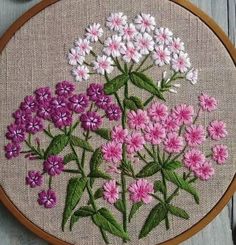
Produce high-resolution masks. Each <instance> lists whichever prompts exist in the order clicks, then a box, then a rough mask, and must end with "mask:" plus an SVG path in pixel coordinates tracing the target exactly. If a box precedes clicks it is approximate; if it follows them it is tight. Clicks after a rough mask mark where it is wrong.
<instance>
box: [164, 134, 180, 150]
mask: <svg viewBox="0 0 236 245" xmlns="http://www.w3.org/2000/svg"><path fill="white" fill-rule="evenodd" d="M183 145H184V143H183V137H181V136H179V135H178V134H177V133H169V134H167V138H166V139H165V141H164V150H165V151H166V152H168V153H179V152H180V151H181V150H182V149H183Z"/></svg>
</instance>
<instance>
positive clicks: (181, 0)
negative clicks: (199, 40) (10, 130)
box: [0, 0, 236, 245]
mask: <svg viewBox="0 0 236 245" xmlns="http://www.w3.org/2000/svg"><path fill="white" fill-rule="evenodd" d="M57 1H59V0H42V1H41V2H40V3H38V4H36V5H35V6H34V7H32V8H31V9H29V10H28V11H27V12H26V13H25V14H23V15H22V16H21V17H20V18H19V19H17V20H16V21H15V22H14V23H13V24H12V25H11V26H10V27H9V29H8V30H7V31H6V32H5V33H4V35H3V36H2V37H1V39H0V53H1V52H2V51H3V49H4V48H5V46H6V44H7V43H8V41H9V40H10V39H11V38H12V37H13V36H14V34H15V32H16V31H17V30H18V29H20V27H21V26H23V25H24V24H25V23H26V22H27V21H28V20H29V19H31V18H32V17H33V16H35V15H36V14H38V13H39V12H40V11H42V10H43V9H45V8H46V7H48V6H50V5H52V4H54V3H56V2H57ZM169 1H172V2H174V3H176V4H178V5H180V6H181V7H183V8H185V9H187V10H188V11H190V12H191V13H192V14H194V15H195V16H197V17H198V18H199V19H200V20H202V21H203V22H204V23H205V24H206V25H207V26H208V27H209V28H210V29H211V30H212V31H213V32H214V34H215V35H216V36H217V37H218V38H219V40H220V41H221V42H222V44H223V45H224V46H225V48H226V49H227V51H228V53H229V55H230V56H231V58H232V60H233V62H234V64H236V49H235V47H234V45H233V44H232V43H231V41H230V40H229V38H228V37H227V36H226V34H225V33H224V31H223V30H222V29H221V28H220V27H219V26H218V24H217V23H216V22H215V21H214V20H213V19H212V18H211V17H209V16H208V15H207V14H205V13H204V12H203V11H202V10H200V9H199V8H198V7H196V6H195V5H193V4H192V3H190V2H188V1H186V0H169ZM234 192H236V174H235V175H234V178H233V180H232V182H231V183H230V185H229V187H228V189H227V190H226V192H225V193H224V195H223V196H222V198H221V199H220V200H219V201H218V203H217V204H216V205H215V206H214V207H213V208H212V210H211V211H210V212H209V213H208V214H207V215H206V216H205V217H203V218H202V219H201V220H200V221H199V222H197V223H196V224H194V225H193V226H192V227H190V228H189V229H188V230H186V231H184V232H183V233H181V234H180V235H178V236H176V237H174V238H171V239H169V240H167V241H165V242H163V243H160V244H159V245H177V244H179V243H181V242H183V241H185V240H187V239H188V238H190V237H191V236H193V235H194V234H196V233H197V232H199V231H200V230H201V229H203V228H204V227H205V226H206V225H207V224H209V223H210V222H211V221H212V220H213V219H214V218H215V217H216V216H217V215H218V214H219V213H220V212H221V210H222V209H223V208H224V207H225V205H226V204H227V203H228V202H229V200H230V198H231V197H232V196H233V194H234ZM0 201H1V202H2V203H3V204H4V206H5V207H6V208H7V209H8V210H9V211H10V212H11V213H12V215H14V216H15V218H16V219H17V220H18V221H19V222H21V223H22V224H23V225H24V226H25V227H27V228H28V229H29V230H30V231H32V232H33V233H35V234H36V235H37V236H39V237H41V238H42V239H44V240H46V241H48V242H49V243H51V244H55V245H71V244H69V243H67V242H64V241H62V240H60V239H58V238H56V237H55V236H53V235H50V234H49V233H47V232H45V231H43V230H42V229H41V228H39V227H38V226H37V225H35V224H34V223H32V222H31V221H30V220H29V219H27V218H26V217H25V216H24V214H23V213H22V212H21V211H20V210H19V209H18V208H17V207H16V206H15V205H14V203H13V202H12V201H11V200H10V198H9V197H8V195H7V194H6V192H5V191H4V190H3V188H2V187H1V186H0Z"/></svg>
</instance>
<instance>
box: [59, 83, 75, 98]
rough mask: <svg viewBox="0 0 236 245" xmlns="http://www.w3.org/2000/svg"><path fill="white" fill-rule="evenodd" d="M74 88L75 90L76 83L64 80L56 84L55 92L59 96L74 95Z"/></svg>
mask: <svg viewBox="0 0 236 245" xmlns="http://www.w3.org/2000/svg"><path fill="white" fill-rule="evenodd" d="M74 90H75V85H74V84H73V83H72V82H69V81H62V82H59V83H58V84H57V85H56V91H55V93H56V94H57V95H58V96H63V97H65V98H67V97H69V96H71V95H72V93H73V91H74Z"/></svg>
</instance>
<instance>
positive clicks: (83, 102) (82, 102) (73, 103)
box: [68, 94, 89, 113]
mask: <svg viewBox="0 0 236 245" xmlns="http://www.w3.org/2000/svg"><path fill="white" fill-rule="evenodd" d="M88 100H89V99H88V97H87V96H86V95H85V94H78V95H73V96H72V97H70V98H69V103H68V107H69V108H70V110H72V111H74V112H76V113H82V112H84V110H85V108H86V107H87V106H88Z"/></svg>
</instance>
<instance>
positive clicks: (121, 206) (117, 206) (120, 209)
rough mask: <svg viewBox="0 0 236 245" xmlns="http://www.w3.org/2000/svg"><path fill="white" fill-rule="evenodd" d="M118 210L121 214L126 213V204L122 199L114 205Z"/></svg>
mask: <svg viewBox="0 0 236 245" xmlns="http://www.w3.org/2000/svg"><path fill="white" fill-rule="evenodd" d="M114 206H115V207H116V209H117V210H119V211H120V212H121V213H123V212H124V211H125V206H124V203H123V201H122V200H121V199H119V200H117V201H116V203H115V204H114Z"/></svg>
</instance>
